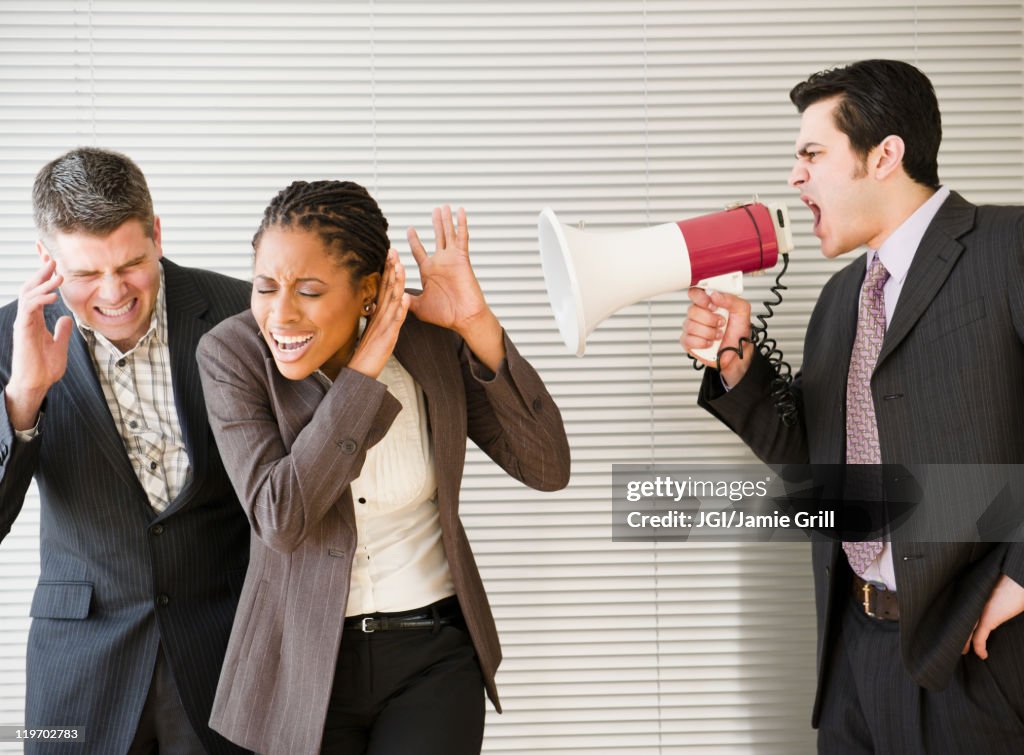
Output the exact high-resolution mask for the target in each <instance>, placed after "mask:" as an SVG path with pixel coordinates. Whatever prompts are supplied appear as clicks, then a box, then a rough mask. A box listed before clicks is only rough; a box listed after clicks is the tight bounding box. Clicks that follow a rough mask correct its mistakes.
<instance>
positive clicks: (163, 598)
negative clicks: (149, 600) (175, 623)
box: [156, 595, 171, 606]
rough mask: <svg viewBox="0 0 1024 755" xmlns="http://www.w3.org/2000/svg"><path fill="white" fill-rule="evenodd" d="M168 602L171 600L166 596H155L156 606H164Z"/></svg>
mask: <svg viewBox="0 0 1024 755" xmlns="http://www.w3.org/2000/svg"><path fill="white" fill-rule="evenodd" d="M170 602H171V599H170V598H168V597H167V596H166V595H157V596H156V604H157V605H158V606H166V605H167V604H168V603H170Z"/></svg>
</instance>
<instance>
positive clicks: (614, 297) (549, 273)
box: [538, 201, 793, 362]
mask: <svg viewBox="0 0 1024 755" xmlns="http://www.w3.org/2000/svg"><path fill="white" fill-rule="evenodd" d="M538 233H539V236H540V256H541V264H542V266H543V268H544V282H545V283H546V285H547V289H548V299H549V300H550V301H551V308H552V309H553V310H554V313H555V320H556V322H557V323H558V332H559V333H560V334H561V335H562V340H563V341H565V345H566V347H567V348H568V349H569V350H570V351H575V352H576V356H578V357H581V356H583V353H584V351H585V350H586V346H587V336H589V335H590V333H591V332H592V331H593V330H594V328H596V327H597V326H598V325H599V324H600V323H601V322H602V321H604V320H605V319H606V318H608V317H609V316H610V315H612V314H613V313H615V312H617V311H618V310H620V309H622V308H623V307H626V306H628V305H630V304H635V303H636V302H638V301H643V300H644V299H649V298H651V297H652V296H657V295H659V294H664V293H668V292H669V291H680V290H683V289H686V288H690V287H691V286H700V287H702V288H706V289H708V290H714V291H723V292H726V293H731V294H741V293H743V273H749V272H755V271H758V270H767V269H769V268H771V267H774V266H775V263H776V261H777V260H778V256H779V254H782V253H788V252H790V251H791V250H792V249H793V233H792V231H791V230H790V227H789V213H788V211H787V209H786V206H785V205H784V204H771V205H764V204H761V203H760V202H756V201H755V202H753V203H750V204H738V205H735V206H732V207H730V208H729V209H726V210H723V211H720V212H715V213H712V214H710V215H701V216H700V217H696V218H690V219H689V220H680V221H677V222H675V223H663V224H661V225H656V226H651V227H648V228H641V229H639V230H633V231H621V232H613V233H594V232H591V231H584V230H582V229H579V228H574V227H573V226H571V225H565V224H563V223H560V222H558V218H557V217H556V216H555V213H554V211H552V210H551V209H549V208H547V209H544V210H543V211H542V212H541V214H540V218H539V221H538ZM718 313H719V314H720V315H722V316H723V317H724V318H726V319H728V317H729V313H728V311H727V310H725V309H724V308H720V309H719V310H718ZM719 346H720V341H716V342H715V343H714V344H712V345H711V346H709V347H708V348H706V349H700V350H694V352H693V353H694V354H697V355H699V356H701V357H702V358H704V359H707V360H708V361H711V362H713V361H715V359H717V358H718V349H719Z"/></svg>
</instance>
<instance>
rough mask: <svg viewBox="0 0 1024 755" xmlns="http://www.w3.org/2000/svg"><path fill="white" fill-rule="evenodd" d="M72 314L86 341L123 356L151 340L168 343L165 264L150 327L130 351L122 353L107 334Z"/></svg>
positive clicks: (161, 269)
mask: <svg viewBox="0 0 1024 755" xmlns="http://www.w3.org/2000/svg"><path fill="white" fill-rule="evenodd" d="M71 314H72V316H73V317H74V318H75V325H77V326H78V331H79V332H80V333H81V334H82V337H83V338H84V339H85V340H86V343H90V344H94V343H99V344H101V345H102V346H104V347H105V348H107V349H109V350H110V351H111V352H112V353H113V354H116V355H120V356H122V357H126V356H128V355H129V354H131V353H132V352H134V351H135V350H136V349H138V348H139V347H140V346H142V345H144V344H147V343H149V342H150V341H152V342H153V343H159V344H165V343H167V303H166V298H165V297H164V266H163V265H161V266H160V288H159V289H158V290H157V294H156V305H155V306H154V307H153V315H152V316H151V317H150V319H149V329H148V330H147V331H146V332H145V334H144V335H143V336H142V338H140V339H139V342H138V343H137V344H135V346H133V347H132V348H130V349H128V351H126V352H124V353H122V352H121V350H120V349H119V348H117V347H116V346H115V345H114V344H112V343H111V342H110V341H109V340H108V339H107V337H106V336H105V335H103V334H102V333H100V332H99V331H98V330H94V329H93V328H91V327H89V325H87V324H86V323H84V322H82V320H80V319H79V318H78V315H77V314H76V313H75V312H72V313H71Z"/></svg>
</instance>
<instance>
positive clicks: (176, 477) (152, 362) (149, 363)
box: [75, 269, 190, 511]
mask: <svg viewBox="0 0 1024 755" xmlns="http://www.w3.org/2000/svg"><path fill="white" fill-rule="evenodd" d="M164 288H165V286H164V274H163V269H161V271H160V290H159V292H158V294H157V300H156V306H155V307H154V308H153V317H152V319H151V320H150V325H149V330H148V331H147V332H146V334H145V335H144V336H143V337H142V338H141V339H139V342H138V344H136V345H135V347H134V348H132V349H130V350H129V351H128V352H126V353H121V350H120V349H118V348H117V347H116V346H114V344H112V343H111V342H110V341H109V340H107V338H106V337H104V336H103V334H102V333H98V332H96V331H94V330H93V329H92V328H90V327H88V326H87V325H85V324H84V323H82V322H80V321H79V320H78V318H77V317H76V318H75V321H76V323H77V325H78V329H79V331H80V332H81V334H82V337H83V338H85V341H86V344H88V346H89V353H90V354H91V355H92V359H93V365H94V366H95V367H96V374H97V375H98V376H99V381H100V386H101V387H102V389H103V395H104V397H105V398H106V400H107V406H108V407H109V409H110V414H111V416H112V417H113V418H114V425H115V426H116V427H117V429H118V432H119V433H120V435H121V440H122V441H123V442H124V447H125V451H127V453H128V458H129V460H130V461H131V464H132V468H133V469H134V470H135V475H136V476H137V477H138V478H139V482H140V483H141V484H142V488H143V490H145V491H146V495H147V497H148V498H149V503H150V505H151V506H152V507H153V508H154V509H155V510H156V511H163V510H164V509H165V508H167V505H168V504H169V503H170V502H171V501H173V500H174V498H175V497H176V496H177V495H178V493H180V492H181V489H182V488H183V487H184V486H185V482H186V480H187V479H188V475H189V471H190V470H189V461H188V452H187V451H186V449H185V442H184V440H183V438H182V435H181V426H180V425H179V424H178V413H177V409H176V407H175V403H174V388H173V385H172V382H171V351H170V347H169V346H168V342H167V304H166V299H165V297H164Z"/></svg>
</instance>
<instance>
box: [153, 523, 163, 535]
mask: <svg viewBox="0 0 1024 755" xmlns="http://www.w3.org/2000/svg"><path fill="white" fill-rule="evenodd" d="M150 532H151V533H152V534H154V535H162V534H164V526H163V525H162V524H154V525H153V529H151V530H150Z"/></svg>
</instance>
